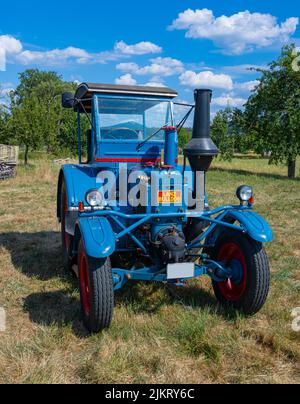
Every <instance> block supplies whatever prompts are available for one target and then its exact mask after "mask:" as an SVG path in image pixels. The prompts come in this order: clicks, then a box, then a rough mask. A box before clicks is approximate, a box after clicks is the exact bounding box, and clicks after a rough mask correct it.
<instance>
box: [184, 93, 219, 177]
mask: <svg viewBox="0 0 300 404" xmlns="http://www.w3.org/2000/svg"><path fill="white" fill-rule="evenodd" d="M211 99H212V91H211V90H195V103H196V105H195V118H194V127H193V137H192V140H191V141H190V142H189V143H188V144H187V145H186V146H185V148H184V156H185V157H186V158H188V159H189V162H190V165H191V168H192V170H193V171H194V172H197V171H204V172H206V171H208V170H209V168H210V165H211V163H212V161H213V158H214V157H215V156H217V155H218V154H219V150H218V148H217V146H216V145H215V144H214V142H213V141H212V139H211V137H210V104H211Z"/></svg>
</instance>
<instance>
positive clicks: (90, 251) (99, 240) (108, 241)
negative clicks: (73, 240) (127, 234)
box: [78, 217, 116, 258]
mask: <svg viewBox="0 0 300 404" xmlns="http://www.w3.org/2000/svg"><path fill="white" fill-rule="evenodd" d="M78 225H79V229H80V232H81V237H82V239H83V243H84V247H85V251H86V253H87V255H88V256H90V257H93V258H107V257H109V256H111V255H112V254H113V253H114V252H115V249H116V240H115V236H114V232H113V230H112V228H111V225H110V223H109V221H108V220H107V219H106V218H105V217H91V218H80V219H79V220H78Z"/></svg>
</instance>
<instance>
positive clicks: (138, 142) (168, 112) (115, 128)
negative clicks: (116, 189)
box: [63, 84, 178, 166]
mask: <svg viewBox="0 0 300 404" xmlns="http://www.w3.org/2000/svg"><path fill="white" fill-rule="evenodd" d="M176 96H177V93H176V92H175V91H174V90H171V89H168V88H155V87H134V86H117V85H102V84H81V85H80V86H79V87H78V89H77V91H76V94H75V97H74V95H71V94H64V96H63V99H64V101H63V104H64V106H69V107H73V108H74V110H75V111H76V112H77V114H78V139H79V155H80V156H82V144H81V129H80V128H81V125H80V122H81V117H82V114H85V115H88V116H89V121H90V124H91V131H89V133H88V162H89V163H90V164H93V163H99V164H100V165H105V166H108V165H111V166H113V165H115V164H118V163H124V162H125V163H128V164H131V163H132V164H137V163H140V164H141V165H145V164H146V165H150V164H159V163H160V162H161V155H162V150H163V149H164V146H165V132H166V128H173V127H174V125H175V122H174V111H173V102H172V100H173V99H174V98H175V97H176ZM174 140H175V143H176V145H175V146H177V143H178V142H177V138H176V139H174ZM175 153H176V154H177V151H176V150H174V156H175ZM175 160H176V158H174V161H173V162H172V163H173V165H175V164H176V161H175Z"/></svg>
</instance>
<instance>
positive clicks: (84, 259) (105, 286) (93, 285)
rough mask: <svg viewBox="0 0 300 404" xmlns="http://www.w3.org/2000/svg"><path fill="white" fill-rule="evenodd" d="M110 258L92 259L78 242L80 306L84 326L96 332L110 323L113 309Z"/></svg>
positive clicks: (81, 242)
mask: <svg viewBox="0 0 300 404" xmlns="http://www.w3.org/2000/svg"><path fill="white" fill-rule="evenodd" d="M111 269H112V268H111V263H110V259H109V258H106V259H103V260H99V259H94V258H91V257H89V256H88V255H87V254H86V251H85V249H84V244H83V241H82V240H81V241H80V243H79V250H78V270H79V288H80V297H81V308H82V314H83V320H84V324H85V326H86V328H87V329H88V330H89V331H90V332H92V333H98V332H100V331H102V330H104V329H106V328H108V327H109V326H110V324H111V321H112V317H113V309H114V289H113V279H112V270H111Z"/></svg>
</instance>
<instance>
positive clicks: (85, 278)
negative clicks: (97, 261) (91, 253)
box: [79, 251, 91, 317]
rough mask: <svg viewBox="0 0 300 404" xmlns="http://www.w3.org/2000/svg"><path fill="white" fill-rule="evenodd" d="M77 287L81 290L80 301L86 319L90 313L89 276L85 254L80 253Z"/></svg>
mask: <svg viewBox="0 0 300 404" xmlns="http://www.w3.org/2000/svg"><path fill="white" fill-rule="evenodd" d="M79 285H80V290H81V300H82V307H83V311H84V314H85V315H86V316H87V317H88V316H89V315H90V311H91V300H90V290H91V283H90V274H89V267H88V262H87V256H86V254H85V252H83V251H82V252H81V254H80V257H79Z"/></svg>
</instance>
